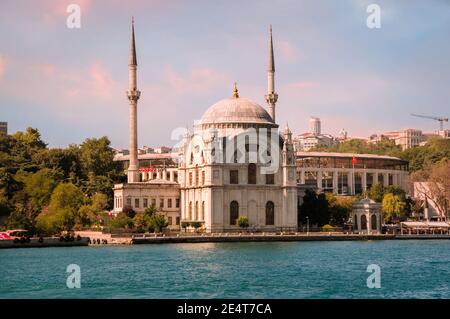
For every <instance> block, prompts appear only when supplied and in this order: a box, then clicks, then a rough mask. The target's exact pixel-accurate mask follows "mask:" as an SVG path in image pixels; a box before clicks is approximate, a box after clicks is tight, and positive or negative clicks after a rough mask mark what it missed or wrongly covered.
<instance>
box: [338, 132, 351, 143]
mask: <svg viewBox="0 0 450 319" xmlns="http://www.w3.org/2000/svg"><path fill="white" fill-rule="evenodd" d="M347 139H348V132H347V131H346V130H345V129H342V130H341V131H340V132H339V135H338V136H337V140H338V141H339V142H344V141H346V140H347Z"/></svg>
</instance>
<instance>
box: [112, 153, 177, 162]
mask: <svg viewBox="0 0 450 319" xmlns="http://www.w3.org/2000/svg"><path fill="white" fill-rule="evenodd" d="M138 159H140V160H146V159H148V160H152V159H174V160H177V159H178V153H144V154H138ZM114 160H115V161H128V160H130V155H129V154H126V155H122V154H116V155H115V156H114Z"/></svg>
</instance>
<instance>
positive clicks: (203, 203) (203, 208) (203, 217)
mask: <svg viewBox="0 0 450 319" xmlns="http://www.w3.org/2000/svg"><path fill="white" fill-rule="evenodd" d="M200 220H205V201H202V215H201V218H200Z"/></svg>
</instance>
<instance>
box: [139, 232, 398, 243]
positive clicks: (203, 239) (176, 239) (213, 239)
mask: <svg viewBox="0 0 450 319" xmlns="http://www.w3.org/2000/svg"><path fill="white" fill-rule="evenodd" d="M395 238H396V237H395V235H353V234H352V235H335V234H331V235H251V236H249V235H241V236H239V235H228V236H227V235H220V236H216V235H205V236H171V237H144V238H133V239H132V244H135V245H139V244H163V243H219V242H269V241H278V242H282V241H284V242H288V241H348V240H360V241H361V240H390V239H395Z"/></svg>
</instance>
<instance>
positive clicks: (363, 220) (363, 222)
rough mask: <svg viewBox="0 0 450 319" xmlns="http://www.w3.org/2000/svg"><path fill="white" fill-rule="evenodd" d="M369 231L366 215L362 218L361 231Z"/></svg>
mask: <svg viewBox="0 0 450 319" xmlns="http://www.w3.org/2000/svg"><path fill="white" fill-rule="evenodd" d="M366 229H367V217H366V215H362V216H361V230H366Z"/></svg>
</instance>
